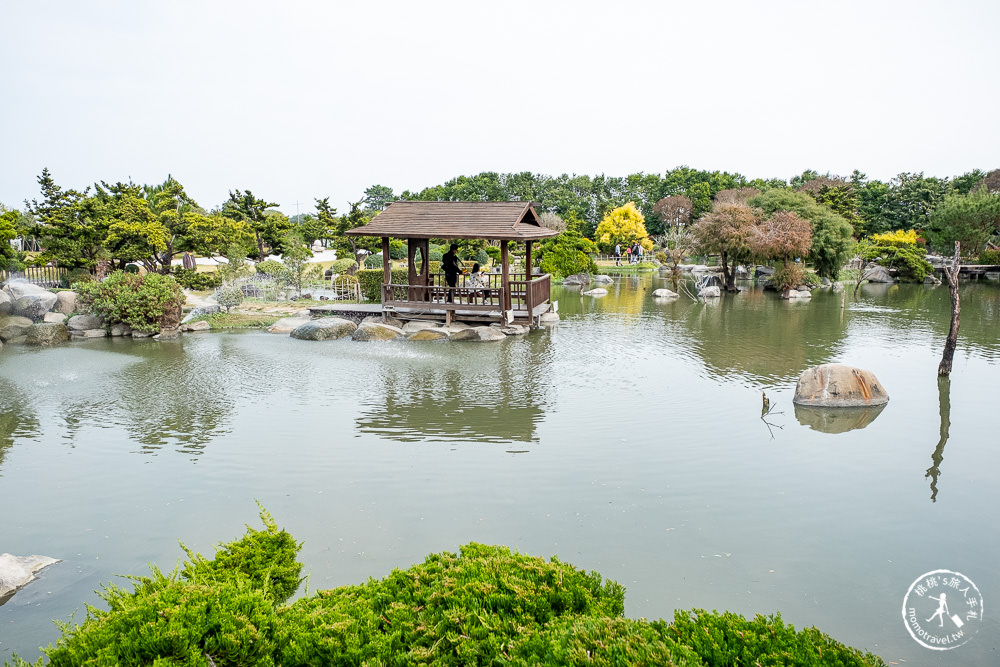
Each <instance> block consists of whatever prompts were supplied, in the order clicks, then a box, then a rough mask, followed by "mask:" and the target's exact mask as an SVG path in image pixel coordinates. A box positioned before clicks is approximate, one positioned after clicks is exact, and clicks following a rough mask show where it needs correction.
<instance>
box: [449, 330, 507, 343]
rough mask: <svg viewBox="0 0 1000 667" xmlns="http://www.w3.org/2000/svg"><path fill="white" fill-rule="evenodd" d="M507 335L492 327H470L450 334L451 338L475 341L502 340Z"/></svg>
mask: <svg viewBox="0 0 1000 667" xmlns="http://www.w3.org/2000/svg"><path fill="white" fill-rule="evenodd" d="M506 337H507V335H506V334H505V333H504V332H502V331H499V330H497V329H494V328H493V327H470V328H468V329H463V330H462V331H458V332H456V333H453V334H452V335H451V340H469V341H477V342H491V341H496V340H503V339H505V338H506Z"/></svg>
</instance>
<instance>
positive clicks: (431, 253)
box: [427, 248, 444, 262]
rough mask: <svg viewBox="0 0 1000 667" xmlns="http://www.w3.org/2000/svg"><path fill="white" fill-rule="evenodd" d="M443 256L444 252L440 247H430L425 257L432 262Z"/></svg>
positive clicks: (438, 260)
mask: <svg viewBox="0 0 1000 667" xmlns="http://www.w3.org/2000/svg"><path fill="white" fill-rule="evenodd" d="M443 257H444V253H443V252H441V249H440V248H430V249H429V250H428V251H427V259H429V260H430V261H432V262H440V261H441V259H442V258H443Z"/></svg>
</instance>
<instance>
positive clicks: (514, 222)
mask: <svg viewBox="0 0 1000 667" xmlns="http://www.w3.org/2000/svg"><path fill="white" fill-rule="evenodd" d="M558 233H559V232H557V231H555V230H552V229H546V228H545V227H542V224H541V222H540V221H539V219H538V214H537V213H536V212H535V208H534V207H533V206H532V205H531V202H520V201H397V202H393V203H392V204H389V206H388V207H386V209H385V210H384V211H382V212H381V213H379V214H378V215H377V216H375V217H374V218H373V219H372V221H371V222H369V223H368V224H367V225H365V226H363V227H355V228H354V229H351V230H348V232H347V234H349V235H351V236H390V237H392V238H397V239H425V238H435V239H488V240H497V241H537V240H539V239H547V238H550V237H553V236H556V235H557V234H558Z"/></svg>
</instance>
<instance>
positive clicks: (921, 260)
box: [856, 229, 934, 281]
mask: <svg viewBox="0 0 1000 667" xmlns="http://www.w3.org/2000/svg"><path fill="white" fill-rule="evenodd" d="M856 252H857V254H858V256H859V257H861V258H862V259H865V260H867V261H869V262H875V263H876V264H880V265H882V266H884V267H887V268H895V269H898V270H899V275H900V277H901V278H903V279H904V280H916V281H920V280H923V279H924V276H926V275H927V274H929V273H931V272H932V271H933V270H934V267H932V266H931V264H930V262H928V261H927V252H926V250H924V247H923V245H921V244H919V243H918V239H917V233H916V231H914V230H912V229H911V230H909V231H903V230H897V231H895V232H887V233H885V234H873V235H872V236H871V238H868V239H865V240H863V241H861V242H860V243H858V246H857V250H856Z"/></svg>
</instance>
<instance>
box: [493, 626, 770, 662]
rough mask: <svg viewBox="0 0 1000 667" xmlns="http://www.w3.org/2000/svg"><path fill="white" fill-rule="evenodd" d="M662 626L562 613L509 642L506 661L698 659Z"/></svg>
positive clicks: (697, 660)
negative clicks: (539, 628) (532, 632)
mask: <svg viewBox="0 0 1000 667" xmlns="http://www.w3.org/2000/svg"><path fill="white" fill-rule="evenodd" d="M668 628H669V626H668V625H667V624H666V622H664V621H653V622H652V623H648V622H646V621H634V620H631V619H627V618H608V617H604V618H592V617H567V618H566V619H560V620H559V621H556V622H555V623H552V624H550V625H549V626H548V627H547V628H546V629H545V630H544V631H542V632H540V633H538V634H535V635H528V636H527V637H526V638H525V639H523V640H521V641H519V642H518V643H517V644H515V645H514V646H513V647H512V649H511V651H510V654H511V658H512V659H511V660H510V662H509V663H508V664H510V665H513V666H515V667H527V666H528V665H573V666H577V665H579V666H580V667H611V666H619V665H621V666H625V665H628V666H629V667H641V666H645V665H648V666H650V667H653V666H656V667H661V666H662V667H670V666H672V665H676V666H677V667H682V666H690V667H701V666H702V665H704V664H705V663H703V662H702V661H701V658H700V657H699V656H698V654H697V653H695V652H694V651H693V650H691V649H690V648H688V647H687V646H684V645H683V644H680V643H678V642H676V641H674V640H673V639H672V638H671V637H670V636H669V633H668ZM751 664H752V663H751Z"/></svg>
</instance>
